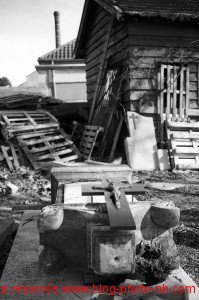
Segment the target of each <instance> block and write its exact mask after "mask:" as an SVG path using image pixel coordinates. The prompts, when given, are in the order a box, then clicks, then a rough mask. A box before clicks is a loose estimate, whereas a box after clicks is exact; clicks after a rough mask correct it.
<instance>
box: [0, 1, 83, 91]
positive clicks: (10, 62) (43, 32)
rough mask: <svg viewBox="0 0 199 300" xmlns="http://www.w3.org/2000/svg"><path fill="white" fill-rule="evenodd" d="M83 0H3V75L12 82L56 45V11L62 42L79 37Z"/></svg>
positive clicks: (17, 82)
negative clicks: (55, 12)
mask: <svg viewBox="0 0 199 300" xmlns="http://www.w3.org/2000/svg"><path fill="white" fill-rule="evenodd" d="M83 5H84V0H72V1H71V0H0V77H7V78H9V79H10V81H11V83H12V85H13V86H18V85H20V84H21V83H23V82H25V81H26V76H27V75H28V74H30V73H32V72H34V71H35V65H37V64H38V63H37V59H38V58H39V57H40V56H42V55H44V54H46V53H48V52H49V51H52V50H54V49H55V25H54V15H53V12H54V11H59V12H60V28H61V43H62V44H65V43H67V42H69V41H70V40H72V39H74V38H76V37H77V33H78V29H79V25H80V20H81V15H82V10H83Z"/></svg>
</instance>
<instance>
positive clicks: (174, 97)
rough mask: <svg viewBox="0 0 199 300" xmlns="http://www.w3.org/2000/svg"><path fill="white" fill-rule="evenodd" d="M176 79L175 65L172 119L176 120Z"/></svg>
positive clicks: (175, 69)
mask: <svg viewBox="0 0 199 300" xmlns="http://www.w3.org/2000/svg"><path fill="white" fill-rule="evenodd" d="M177 80H178V74H177V67H176V66H174V74H173V118H172V119H173V120H174V121H175V120H176V116H177V95H176V90H177Z"/></svg>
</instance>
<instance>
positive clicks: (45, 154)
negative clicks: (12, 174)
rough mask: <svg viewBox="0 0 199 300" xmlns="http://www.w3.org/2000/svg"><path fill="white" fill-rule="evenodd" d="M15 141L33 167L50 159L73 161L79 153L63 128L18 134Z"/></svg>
mask: <svg viewBox="0 0 199 300" xmlns="http://www.w3.org/2000/svg"><path fill="white" fill-rule="evenodd" d="M16 138H17V141H18V143H19V145H20V146H21V147H22V149H23V151H24V152H25V153H26V155H27V157H28V158H29V160H30V162H31V164H32V165H33V167H34V168H35V169H39V168H40V167H41V166H42V167H45V166H47V165H49V164H51V163H52V161H55V160H56V161H60V162H63V163H65V162H67V163H68V162H74V161H78V160H79V159H80V158H81V154H80V153H79V151H78V149H77V148H76V147H75V145H74V144H73V142H72V141H71V140H70V139H69V138H68V136H67V134H66V133H65V132H64V130H63V129H59V130H56V131H55V130H54V131H51V132H42V133H40V132H35V133H27V134H21V135H18V136H17V137H16Z"/></svg>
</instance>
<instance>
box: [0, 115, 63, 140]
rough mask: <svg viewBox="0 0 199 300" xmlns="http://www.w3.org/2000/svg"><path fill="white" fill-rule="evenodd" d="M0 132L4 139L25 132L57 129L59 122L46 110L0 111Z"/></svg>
mask: <svg viewBox="0 0 199 300" xmlns="http://www.w3.org/2000/svg"><path fill="white" fill-rule="evenodd" d="M0 120H1V126H2V134H3V136H4V137H5V138H6V139H10V138H11V137H13V136H16V135H19V134H21V133H25V132H34V131H37V132H38V131H40V132H43V131H46V130H55V129H59V122H58V121H57V119H56V118H55V117H54V116H53V115H51V114H50V113H49V112H48V111H46V110H37V111H20V110H19V111H17V110H16V111H12V110H10V111H0Z"/></svg>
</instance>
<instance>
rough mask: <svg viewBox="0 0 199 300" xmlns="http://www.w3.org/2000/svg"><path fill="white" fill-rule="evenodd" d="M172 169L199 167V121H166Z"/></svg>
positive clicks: (196, 168)
mask: <svg viewBox="0 0 199 300" xmlns="http://www.w3.org/2000/svg"><path fill="white" fill-rule="evenodd" d="M166 130H167V139H168V148H169V154H170V160H171V165H172V169H174V168H175V169H182V170H186V169H192V170H194V169H195V170H198V169H199V122H195V123H188V122H174V121H167V122H166Z"/></svg>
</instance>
